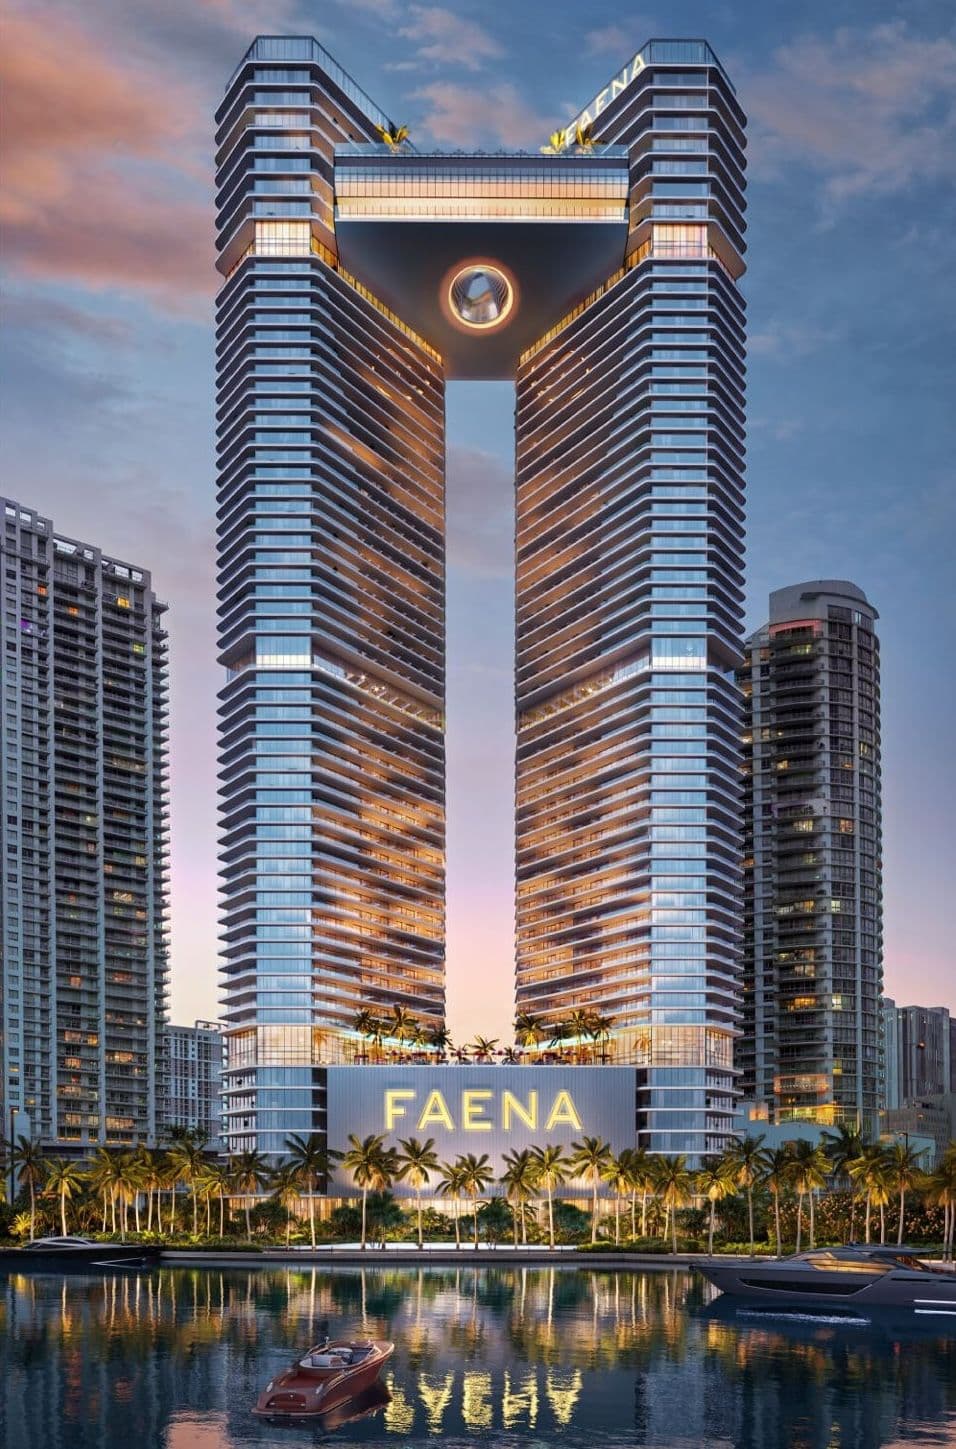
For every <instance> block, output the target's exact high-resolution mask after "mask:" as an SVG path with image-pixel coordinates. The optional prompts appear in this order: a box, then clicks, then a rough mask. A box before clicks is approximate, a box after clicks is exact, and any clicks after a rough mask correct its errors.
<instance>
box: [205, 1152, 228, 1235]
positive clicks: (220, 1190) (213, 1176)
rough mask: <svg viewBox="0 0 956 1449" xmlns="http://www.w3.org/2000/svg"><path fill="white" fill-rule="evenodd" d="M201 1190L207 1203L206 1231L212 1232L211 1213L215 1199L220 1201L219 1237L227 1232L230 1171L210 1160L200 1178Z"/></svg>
mask: <svg viewBox="0 0 956 1449" xmlns="http://www.w3.org/2000/svg"><path fill="white" fill-rule="evenodd" d="M199 1190H200V1192H201V1193H202V1196H203V1198H204V1200H205V1203H206V1231H207V1233H208V1232H209V1230H210V1222H209V1212H210V1208H211V1205H212V1200H213V1198H217V1199H218V1201H219V1236H220V1237H221V1238H222V1237H224V1236H225V1232H226V1222H225V1217H226V1198H227V1196H228V1194H229V1169H228V1167H227V1166H226V1165H225V1164H224V1163H222V1162H214V1161H213V1160H211V1159H210V1160H209V1161H207V1162H206V1164H205V1165H204V1167H203V1169H202V1173H201V1175H200V1178H199Z"/></svg>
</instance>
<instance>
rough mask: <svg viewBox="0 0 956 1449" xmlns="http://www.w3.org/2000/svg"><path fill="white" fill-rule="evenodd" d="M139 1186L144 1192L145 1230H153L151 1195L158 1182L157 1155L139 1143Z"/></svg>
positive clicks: (137, 1158) (137, 1157) (137, 1160)
mask: <svg viewBox="0 0 956 1449" xmlns="http://www.w3.org/2000/svg"><path fill="white" fill-rule="evenodd" d="M136 1162H137V1165H138V1167H139V1177H140V1186H141V1188H142V1191H143V1192H145V1194H146V1231H147V1232H148V1233H151V1232H152V1230H153V1196H154V1194H155V1192H156V1189H157V1187H158V1186H159V1182H160V1173H159V1157H158V1154H157V1153H156V1152H154V1151H153V1150H152V1148H150V1147H147V1146H146V1145H145V1144H144V1143H140V1145H139V1147H137V1149H136Z"/></svg>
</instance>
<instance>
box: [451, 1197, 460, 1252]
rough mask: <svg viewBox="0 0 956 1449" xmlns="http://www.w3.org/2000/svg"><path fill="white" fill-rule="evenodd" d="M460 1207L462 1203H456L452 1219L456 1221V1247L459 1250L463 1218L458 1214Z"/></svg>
mask: <svg viewBox="0 0 956 1449" xmlns="http://www.w3.org/2000/svg"><path fill="white" fill-rule="evenodd" d="M460 1206H461V1204H460V1202H457V1201H456V1202H455V1205H454V1209H453V1211H452V1218H453V1219H454V1223H455V1247H456V1248H458V1249H460V1248H461V1218H460V1216H459V1213H458V1209H459V1207H460Z"/></svg>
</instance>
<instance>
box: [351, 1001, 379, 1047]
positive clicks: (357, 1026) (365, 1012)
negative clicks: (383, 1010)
mask: <svg viewBox="0 0 956 1449" xmlns="http://www.w3.org/2000/svg"><path fill="white" fill-rule="evenodd" d="M378 1027H379V1021H378V1017H377V1016H376V1015H375V1013H374V1012H372V1011H369V1009H368V1007H363V1008H362V1010H361V1011H357V1012H356V1013H355V1015H354V1016H353V1018H352V1030H353V1031H357V1032H358V1034H359V1036H361V1037H364V1038H365V1040H366V1041H367V1042H372V1041H374V1040H375V1035H376V1032H377V1031H378Z"/></svg>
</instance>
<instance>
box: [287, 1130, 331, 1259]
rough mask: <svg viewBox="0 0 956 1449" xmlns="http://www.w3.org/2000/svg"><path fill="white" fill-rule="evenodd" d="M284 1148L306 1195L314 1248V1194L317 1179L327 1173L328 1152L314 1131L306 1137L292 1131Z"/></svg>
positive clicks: (316, 1187)
mask: <svg viewBox="0 0 956 1449" xmlns="http://www.w3.org/2000/svg"><path fill="white" fill-rule="evenodd" d="M285 1150H286V1152H287V1153H288V1154H289V1159H290V1163H291V1166H292V1167H294V1168H295V1171H296V1172H297V1173H298V1175H299V1176H298V1182H299V1187H300V1189H301V1188H302V1187H304V1188H305V1191H306V1194H307V1195H308V1199H309V1239H310V1241H311V1243H312V1246H313V1248H314V1247H315V1194H316V1191H317V1189H318V1179H319V1178H320V1177H326V1176H327V1175H328V1171H329V1154H328V1153H327V1152H326V1150H325V1147H324V1146H323V1145H322V1139H321V1138H320V1137H318V1136H316V1134H315V1133H314V1132H310V1133H309V1135H308V1137H302V1136H300V1135H299V1133H298V1132H293V1133H292V1135H291V1137H287V1138H286V1139H285Z"/></svg>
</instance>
